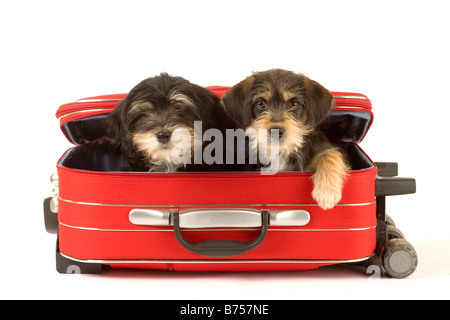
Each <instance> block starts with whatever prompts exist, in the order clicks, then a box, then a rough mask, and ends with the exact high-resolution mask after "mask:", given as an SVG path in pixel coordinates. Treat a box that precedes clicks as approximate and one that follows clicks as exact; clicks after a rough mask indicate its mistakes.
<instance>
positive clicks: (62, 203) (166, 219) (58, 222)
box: [44, 86, 417, 278]
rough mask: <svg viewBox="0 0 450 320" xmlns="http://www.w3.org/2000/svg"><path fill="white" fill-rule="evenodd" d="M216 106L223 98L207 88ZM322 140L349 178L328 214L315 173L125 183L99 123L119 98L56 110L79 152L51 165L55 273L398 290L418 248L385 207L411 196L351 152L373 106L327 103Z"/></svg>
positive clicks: (389, 172)
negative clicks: (259, 275)
mask: <svg viewBox="0 0 450 320" xmlns="http://www.w3.org/2000/svg"><path fill="white" fill-rule="evenodd" d="M209 89H210V90H212V91H213V92H215V93H216V94H217V95H219V96H221V95H223V93H224V92H225V91H226V90H227V89H228V88H227V87H218V86H217V87H209ZM332 94H333V95H334V98H335V101H336V107H335V108H334V109H333V110H332V112H331V115H330V117H329V119H328V120H327V121H326V122H325V123H324V124H323V125H322V129H323V130H324V131H325V132H326V133H327V135H329V137H330V139H332V140H333V141H334V142H337V143H339V144H340V146H341V147H342V148H343V149H344V150H345V151H346V152H347V154H348V157H349V160H350V162H351V166H352V171H351V172H350V176H349V178H348V180H347V181H346V183H345V186H344V190H343V197H342V200H341V202H340V203H339V204H338V205H337V206H336V207H335V208H333V209H331V210H327V211H324V210H322V209H320V208H319V207H318V205H317V204H316V203H315V201H314V200H313V198H312V196H311V192H312V182H311V179H310V178H311V175H312V173H310V172H279V173H276V174H274V175H261V174H260V173H259V172H195V173H192V172H179V173H148V172H145V173H139V172H121V171H117V170H118V169H119V168H121V167H123V166H124V165H126V162H125V160H124V159H123V158H122V157H121V155H120V154H119V153H118V152H117V151H116V150H115V149H114V148H113V147H112V146H111V145H110V144H109V139H108V137H107V135H106V132H105V130H104V129H103V127H102V125H101V121H102V119H103V118H104V117H106V115H107V114H108V113H109V112H110V111H111V110H113V108H114V107H115V106H116V105H117V104H118V103H119V102H120V101H121V100H122V99H123V98H124V97H125V96H126V95H125V94H120V95H108V96H98V97H93V98H88V99H82V100H78V101H75V102H73V103H69V104H65V105H62V106H60V108H59V109H58V111H57V114H56V116H57V118H58V119H59V121H60V125H61V129H62V131H63V133H64V134H65V136H66V137H67V138H68V139H69V141H71V142H72V143H74V144H75V145H76V146H75V147H73V148H71V149H69V150H68V151H67V152H66V153H65V154H64V155H63V156H62V157H61V159H60V160H59V161H58V163H57V174H54V175H52V182H53V183H54V185H55V189H54V194H53V197H50V198H47V199H45V201H44V216H45V222H46V228H47V231H48V232H50V233H57V235H58V239H57V250H56V264H57V270H58V271H59V272H60V273H101V272H102V270H103V268H104V267H105V266H109V267H112V268H145V269H159V270H175V271H283V270H310V269H315V268H318V267H320V266H326V265H332V264H340V263H355V264H360V265H365V266H369V265H375V266H378V268H379V270H382V271H383V272H384V273H385V274H387V275H389V276H392V277H396V278H403V277H406V276H408V275H410V274H412V273H413V272H414V270H415V268H416V266H417V255H416V252H415V250H414V248H413V247H412V246H411V244H409V243H408V242H407V241H406V240H405V239H404V236H403V234H402V233H401V232H400V231H399V230H398V229H397V228H396V227H395V224H394V222H393V221H392V219H391V218H390V217H388V216H387V215H386V214H385V197H386V196H389V195H397V194H408V193H414V192H415V180H414V179H411V178H398V177H396V175H397V164H396V163H374V162H372V160H371V159H370V158H369V157H368V156H367V155H366V154H365V153H364V151H363V150H362V149H361V148H360V147H359V146H358V143H359V142H360V141H361V140H362V139H363V138H364V136H365V135H366V133H367V131H368V130H369V128H370V126H371V124H372V121H373V114H372V111H371V102H370V100H369V99H368V98H367V97H366V96H364V95H362V94H355V93H345V92H333V93H332Z"/></svg>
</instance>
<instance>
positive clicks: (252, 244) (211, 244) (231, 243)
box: [171, 210, 269, 258]
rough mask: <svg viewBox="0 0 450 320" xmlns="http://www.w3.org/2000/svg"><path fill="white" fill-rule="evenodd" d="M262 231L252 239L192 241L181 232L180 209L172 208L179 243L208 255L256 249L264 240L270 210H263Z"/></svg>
mask: <svg viewBox="0 0 450 320" xmlns="http://www.w3.org/2000/svg"><path fill="white" fill-rule="evenodd" d="M260 215H261V231H260V233H259V235H258V236H257V237H256V238H255V239H253V240H251V241H237V240H210V241H201V242H190V241H188V240H186V239H185V238H184V237H183V235H182V234H181V230H180V213H179V212H178V210H172V212H171V216H172V222H173V229H174V232H175V238H176V239H177V241H178V243H179V244H180V245H181V246H182V247H183V248H185V249H187V250H189V251H191V252H193V253H196V254H199V255H202V256H206V257H216V258H217V257H220V258H222V257H232V256H237V255H241V254H244V253H247V252H250V251H252V250H254V249H256V248H257V247H258V246H259V245H260V244H261V243H263V242H264V240H265V238H266V236H267V231H268V226H269V211H268V210H262V211H261V214H260Z"/></svg>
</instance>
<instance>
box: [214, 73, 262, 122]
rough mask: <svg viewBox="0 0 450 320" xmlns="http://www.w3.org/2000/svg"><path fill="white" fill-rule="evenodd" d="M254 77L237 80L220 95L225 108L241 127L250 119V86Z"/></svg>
mask: <svg viewBox="0 0 450 320" xmlns="http://www.w3.org/2000/svg"><path fill="white" fill-rule="evenodd" d="M254 79H255V77H254V76H249V77H247V78H246V79H245V80H243V81H241V82H239V83H238V84H236V85H235V86H234V87H232V88H231V89H230V90H228V91H227V92H226V93H225V95H224V96H223V97H222V103H223V105H224V107H225V110H226V111H227V112H228V114H229V115H230V116H231V118H232V119H233V120H234V121H236V123H237V124H238V125H239V127H241V128H244V129H245V128H247V127H248V126H249V125H250V123H251V121H252V104H251V100H250V96H251V87H252V84H253V81H254Z"/></svg>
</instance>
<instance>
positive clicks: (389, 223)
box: [385, 214, 395, 227]
mask: <svg viewBox="0 0 450 320" xmlns="http://www.w3.org/2000/svg"><path fill="white" fill-rule="evenodd" d="M385 222H386V224H387V225H388V226H394V227H395V222H394V219H392V217H391V216H390V215H388V214H386V221H385Z"/></svg>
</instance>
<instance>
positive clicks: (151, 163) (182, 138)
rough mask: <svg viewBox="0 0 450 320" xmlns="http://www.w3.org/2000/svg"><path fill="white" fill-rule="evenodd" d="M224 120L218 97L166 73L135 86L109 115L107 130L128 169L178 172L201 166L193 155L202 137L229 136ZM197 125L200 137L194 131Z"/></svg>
mask: <svg viewBox="0 0 450 320" xmlns="http://www.w3.org/2000/svg"><path fill="white" fill-rule="evenodd" d="M225 119H227V118H226V114H225V110H224V109H223V107H222V106H221V104H220V99H219V98H218V97H217V96H216V95H215V94H214V93H212V92H210V91H209V90H207V89H205V88H203V87H200V86H198V85H196V84H193V83H190V82H189V81H188V80H186V79H183V78H181V77H173V76H169V75H168V74H166V73H161V75H159V76H155V77H151V78H148V79H146V80H144V81H142V82H141V83H139V84H138V85H136V86H135V87H134V88H133V89H132V90H131V91H130V92H129V94H128V95H127V97H126V98H125V99H124V100H123V101H122V102H121V103H120V104H119V105H118V106H117V107H116V108H115V109H114V110H113V111H112V112H111V113H110V114H109V115H108V117H107V118H106V120H105V126H106V130H107V132H108V135H109V136H110V137H111V138H112V141H113V143H114V144H115V145H116V146H117V147H118V148H120V150H121V152H122V154H123V155H124V156H125V158H126V159H127V160H128V162H129V165H130V168H127V170H131V171H156V172H175V171H181V170H198V169H199V168H198V167H199V166H200V167H201V166H202V163H200V165H197V166H195V163H194V155H195V152H198V151H199V150H200V152H201V149H202V147H203V143H202V136H203V132H204V131H205V130H208V129H209V128H216V129H218V130H220V131H224V130H225V127H226V126H227V125H229V123H228V122H227V121H226V120H225ZM196 121H198V122H197V124H198V123H200V124H201V125H200V128H201V129H200V131H201V132H194V129H195V122H196ZM197 129H198V127H197ZM196 139H197V140H196Z"/></svg>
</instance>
